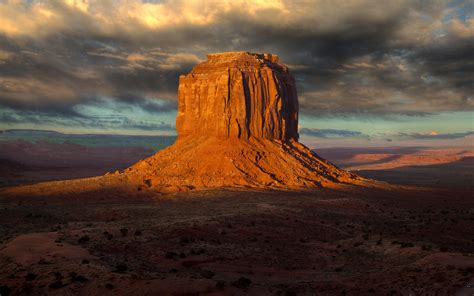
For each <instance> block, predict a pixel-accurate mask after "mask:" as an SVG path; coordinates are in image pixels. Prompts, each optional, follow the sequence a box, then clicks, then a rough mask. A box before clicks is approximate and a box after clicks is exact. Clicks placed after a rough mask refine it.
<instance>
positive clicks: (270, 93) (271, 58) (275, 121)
mask: <svg viewBox="0 0 474 296" xmlns="http://www.w3.org/2000/svg"><path fill="white" fill-rule="evenodd" d="M176 129H177V132H178V137H179V138H180V139H182V138H186V137H198V136H199V137H202V136H208V137H218V138H241V139H248V138H250V137H256V138H264V139H277V140H285V141H286V140H292V139H293V140H297V139H298V99H297V93H296V87H295V81H294V78H293V76H292V75H291V74H290V73H289V71H288V68H287V67H286V66H284V65H282V64H279V63H278V57H277V56H275V55H270V54H252V53H248V52H231V53H222V54H210V55H208V60H207V61H205V62H203V63H201V64H199V65H197V66H195V67H194V69H193V70H192V71H191V73H189V74H187V75H182V76H181V77H180V79H179V89H178V116H177V119H176Z"/></svg>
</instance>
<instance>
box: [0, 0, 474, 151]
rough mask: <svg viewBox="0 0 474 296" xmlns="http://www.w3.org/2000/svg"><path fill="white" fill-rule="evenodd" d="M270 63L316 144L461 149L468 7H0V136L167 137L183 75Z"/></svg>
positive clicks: (345, 3) (471, 133) (469, 130)
mask: <svg viewBox="0 0 474 296" xmlns="http://www.w3.org/2000/svg"><path fill="white" fill-rule="evenodd" d="M235 50H245V51H252V52H271V53H275V54H278V55H279V56H280V58H281V60H282V61H283V62H284V63H286V64H288V65H289V67H290V69H291V71H292V73H293V74H294V75H295V77H296V80H297V87H298V94H299V100H300V114H301V122H300V126H301V127H300V133H301V136H302V137H303V138H304V139H305V141H307V142H311V143H316V144H315V145H318V144H319V145H320V146H324V145H332V144H331V143H335V142H338V143H341V144H344V143H351V144H352V145H387V143H389V144H390V145H398V144H403V143H410V144H418V143H432V144H433V143H434V144H440V145H469V144H472V142H473V140H474V127H473V117H474V1H472V0H465V1H462V0H454V1H443V0H433V1H431V0H391V1H377V0H331V1H329V0H314V1H309V0H308V1H306V0H305V1H299V0H288V1H284V0H282V1H276V0H275V1H273V0H261V1H238V0H229V1H227V0H214V1H192V0H183V1H179V0H175V1H171V0H170V1H166V0H163V1H139V0H129V1H120V0H97V1H94V0H51V1H39V0H38V1H34V0H33V1H31V0H30V1H27V0H24V1H21V0H0V129H11V128H35V129H49V130H56V131H61V132H69V133H122V134H173V133H174V119H175V115H176V98H177V84H178V76H179V75H180V74H183V73H187V72H188V71H190V69H191V68H192V66H193V65H195V64H196V63H198V62H200V61H202V60H204V59H205V57H206V54H207V53H210V52H221V51H235Z"/></svg>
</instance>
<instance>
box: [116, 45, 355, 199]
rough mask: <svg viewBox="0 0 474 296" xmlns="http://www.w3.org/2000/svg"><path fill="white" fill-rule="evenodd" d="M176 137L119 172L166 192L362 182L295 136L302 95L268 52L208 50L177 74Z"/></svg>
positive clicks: (285, 68)
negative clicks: (200, 59) (203, 57)
mask: <svg viewBox="0 0 474 296" xmlns="http://www.w3.org/2000/svg"><path fill="white" fill-rule="evenodd" d="M178 93H179V94H178V100H179V102H178V115H177V119H176V127H177V131H178V139H177V141H176V143H175V144H173V145H172V146H170V147H168V148H166V149H164V150H162V151H159V152H158V153H157V154H155V155H154V156H152V157H149V158H147V159H144V160H142V161H139V162H138V163H136V164H135V165H133V166H132V167H130V168H128V169H127V170H125V171H124V173H123V174H121V177H125V178H126V179H127V180H128V181H131V182H133V183H138V184H141V185H139V186H143V187H147V188H151V189H154V190H158V191H162V192H173V191H182V190H189V189H194V188H208V187H254V188H281V189H287V188H311V187H322V186H332V185H335V184H337V183H341V182H342V183H361V182H362V181H363V180H362V179H360V178H359V177H357V176H355V175H353V174H350V173H348V172H346V171H344V170H341V169H339V168H337V167H336V166H334V165H333V164H331V163H329V162H328V161H326V160H324V159H322V158H320V157H319V156H317V155H316V154H314V153H313V152H312V151H311V150H310V149H308V148H307V147H305V146H304V145H302V144H300V143H298V99H297V95H296V88H295V82H294V79H293V77H292V76H291V75H290V73H289V71H288V68H287V67H286V66H284V65H283V64H280V63H278V57H277V56H275V55H271V54H254V53H248V52H229V53H219V54H210V55H208V60H207V61H205V62H203V63H200V64H198V65H196V66H195V67H194V69H193V70H192V71H191V73H189V74H187V75H183V76H181V77H180V80H179V91H178Z"/></svg>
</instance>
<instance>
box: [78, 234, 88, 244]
mask: <svg viewBox="0 0 474 296" xmlns="http://www.w3.org/2000/svg"><path fill="white" fill-rule="evenodd" d="M89 240H90V238H89V236H88V235H84V236H81V237H80V238H79V239H78V240H77V242H78V243H80V244H85V243H87V242H89Z"/></svg>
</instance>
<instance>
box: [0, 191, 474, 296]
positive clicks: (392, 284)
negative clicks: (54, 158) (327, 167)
mask: <svg viewBox="0 0 474 296" xmlns="http://www.w3.org/2000/svg"><path fill="white" fill-rule="evenodd" d="M1 196H2V197H1V198H0V238H1V241H0V266H1V269H0V286H1V287H0V289H1V290H0V291H1V292H0V293H1V295H2V296H4V295H8V292H10V294H11V295H20V294H21V295H23V294H28V293H29V294H31V295H98V294H102V295H197V294H205V295H221V294H223V295H240V294H250V295H315V294H316V295H366V294H367V295H472V293H474V289H473V288H469V287H470V286H469V285H470V283H472V282H473V280H474V199H473V198H472V194H471V192H470V191H463V190H457V191H453V190H449V191H446V190H441V189H437V190H436V191H434V190H427V189H425V190H421V189H413V188H408V187H404V188H402V187H399V188H395V187H394V188H392V189H389V190H379V189H364V188H354V187H346V188H341V189H340V190H337V191H335V190H328V189H321V190H315V191H305V192H277V191H272V192H269V191H239V190H210V191H198V192H192V193H179V194H170V195H157V194H154V193H152V192H143V191H142V192H137V193H136V194H130V193H125V192H121V191H118V190H108V189H104V190H100V191H94V192H84V193H80V194H75V195H71V194H70V195H67V196H65V195H61V194H58V195H54V194H53V195H47V196H42V195H38V196H31V195H29V196H20V195H11V194H2V195H1Z"/></svg>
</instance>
